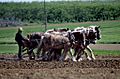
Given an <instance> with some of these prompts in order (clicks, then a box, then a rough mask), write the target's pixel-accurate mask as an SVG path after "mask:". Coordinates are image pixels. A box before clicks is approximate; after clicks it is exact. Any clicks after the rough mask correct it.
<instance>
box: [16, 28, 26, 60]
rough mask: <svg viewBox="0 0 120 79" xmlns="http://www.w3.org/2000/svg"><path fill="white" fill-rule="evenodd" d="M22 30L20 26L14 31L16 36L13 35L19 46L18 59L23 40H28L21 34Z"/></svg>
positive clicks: (20, 56)
mask: <svg viewBox="0 0 120 79" xmlns="http://www.w3.org/2000/svg"><path fill="white" fill-rule="evenodd" d="M22 31H23V29H22V27H19V28H18V32H17V33H16V36H15V41H16V42H17V43H18V46H19V50H18V58H19V59H22V55H21V54H22V51H23V48H24V41H25V40H28V39H26V38H24V37H23V36H22Z"/></svg>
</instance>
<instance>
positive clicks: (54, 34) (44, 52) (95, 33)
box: [24, 25, 101, 61]
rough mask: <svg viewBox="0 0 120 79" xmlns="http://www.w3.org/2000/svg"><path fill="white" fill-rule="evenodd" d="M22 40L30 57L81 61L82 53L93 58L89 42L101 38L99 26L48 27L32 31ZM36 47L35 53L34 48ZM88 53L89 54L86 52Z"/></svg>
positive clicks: (94, 41) (93, 42) (90, 58)
mask: <svg viewBox="0 0 120 79" xmlns="http://www.w3.org/2000/svg"><path fill="white" fill-rule="evenodd" d="M27 38H28V39H29V41H24V45H25V47H26V48H27V53H28V55H29V58H30V59H35V57H36V58H37V59H39V60H47V61H51V60H57V61H64V60H67V59H71V60H72V61H81V60H82V55H83V54H84V55H85V56H86V58H87V59H88V60H95V56H94V53H93V51H92V50H91V48H90V47H89V44H95V43H96V41H97V40H99V39H100V38H101V35H100V26H96V25H95V26H89V27H77V28H75V29H73V30H70V29H69V28H58V29H50V30H47V31H46V32H45V33H43V32H34V33H30V34H28V35H27ZM36 48H37V51H36V54H35V53H34V49H36ZM88 53H89V54H88Z"/></svg>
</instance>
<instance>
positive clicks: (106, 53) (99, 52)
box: [93, 50, 120, 56]
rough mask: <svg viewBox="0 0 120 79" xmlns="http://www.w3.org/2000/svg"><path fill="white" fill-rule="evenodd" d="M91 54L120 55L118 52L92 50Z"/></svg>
mask: <svg viewBox="0 0 120 79" xmlns="http://www.w3.org/2000/svg"><path fill="white" fill-rule="evenodd" d="M93 52H94V53H95V55H111V56H112V55H113V56H118V55H120V50H93Z"/></svg>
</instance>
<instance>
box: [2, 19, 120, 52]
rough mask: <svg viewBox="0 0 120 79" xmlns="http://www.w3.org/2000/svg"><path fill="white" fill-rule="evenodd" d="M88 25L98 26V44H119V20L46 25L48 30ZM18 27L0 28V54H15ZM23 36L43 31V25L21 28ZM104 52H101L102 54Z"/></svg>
mask: <svg viewBox="0 0 120 79" xmlns="http://www.w3.org/2000/svg"><path fill="white" fill-rule="evenodd" d="M89 25H100V26H101V34H102V39H100V40H99V41H98V43H113V42H117V43H119V42H120V20H118V21H100V22H83V23H63V24H48V29H52V28H62V27H63V28H70V29H74V28H75V27H81V26H85V27H87V26H89ZM17 28H18V27H5V28H0V53H16V52H17V45H15V44H14V43H15V40H14V37H15V34H16V32H17ZM23 30H24V31H23V35H24V36H26V35H27V33H31V32H40V31H44V27H43V25H39V24H36V25H30V26H24V27H23ZM11 43H13V44H11ZM99 52H100V51H99ZM102 52H104V51H101V52H100V53H102Z"/></svg>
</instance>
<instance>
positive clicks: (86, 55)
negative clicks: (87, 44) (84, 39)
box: [84, 50, 92, 60]
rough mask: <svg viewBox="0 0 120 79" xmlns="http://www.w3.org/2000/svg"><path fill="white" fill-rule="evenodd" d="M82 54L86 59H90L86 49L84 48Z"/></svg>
mask: <svg viewBox="0 0 120 79" xmlns="http://www.w3.org/2000/svg"><path fill="white" fill-rule="evenodd" d="M84 54H85V57H86V58H87V59H88V60H92V59H91V58H90V56H89V55H88V53H87V51H86V50H84Z"/></svg>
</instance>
